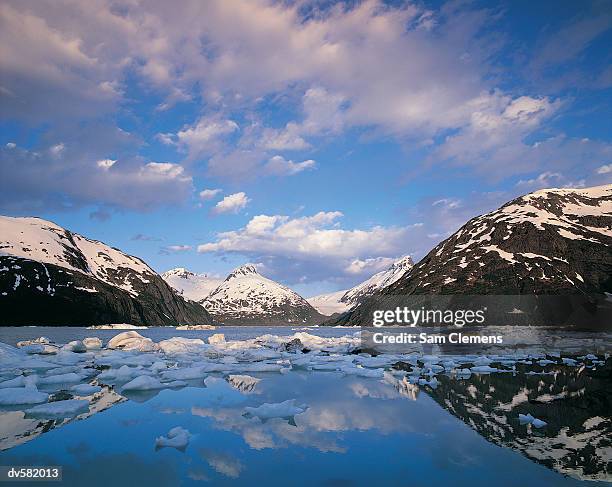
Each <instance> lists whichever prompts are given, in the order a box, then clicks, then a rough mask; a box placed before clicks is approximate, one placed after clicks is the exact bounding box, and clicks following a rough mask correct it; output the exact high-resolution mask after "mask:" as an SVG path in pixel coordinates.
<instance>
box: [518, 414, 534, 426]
mask: <svg viewBox="0 0 612 487" xmlns="http://www.w3.org/2000/svg"><path fill="white" fill-rule="evenodd" d="M518 418H519V423H521V424H531V423H533V420H534V419H535V418H534V417H533V416H532V415H531V414H519V415H518Z"/></svg>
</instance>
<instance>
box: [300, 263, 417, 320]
mask: <svg viewBox="0 0 612 487" xmlns="http://www.w3.org/2000/svg"><path fill="white" fill-rule="evenodd" d="M413 266H414V263H413V262H412V258H411V257H410V256H409V255H406V256H404V257H402V258H401V259H399V260H397V261H395V262H394V263H393V264H391V266H389V268H388V269H385V270H383V271H380V272H377V273H376V274H374V275H373V276H372V277H370V278H369V279H368V280H367V281H364V282H362V283H361V284H358V285H357V286H355V287H353V288H351V289H348V290H343V291H336V292H334V293H329V294H321V295H319V296H313V297H312V298H308V299H307V301H308V302H309V303H310V304H311V305H312V306H313V307H314V308H315V309H316V310H317V311H319V313H321V314H324V315H327V316H330V315H332V314H334V313H344V312H345V311H348V310H350V309H351V308H353V307H354V306H355V305H356V304H357V303H359V302H360V301H361V300H363V299H364V298H366V297H368V296H372V295H373V294H375V293H376V292H378V291H380V290H382V289H384V288H386V287H388V286H390V285H391V284H393V283H394V282H396V281H397V280H398V279H399V278H401V277H402V276H403V275H404V274H406V272H408V271H409V270H410V269H412V267H413Z"/></svg>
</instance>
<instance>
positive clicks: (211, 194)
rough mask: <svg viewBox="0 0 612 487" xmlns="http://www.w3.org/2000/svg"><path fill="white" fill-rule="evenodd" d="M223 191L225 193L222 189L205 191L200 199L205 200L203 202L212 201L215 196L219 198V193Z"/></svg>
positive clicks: (201, 192)
mask: <svg viewBox="0 0 612 487" xmlns="http://www.w3.org/2000/svg"><path fill="white" fill-rule="evenodd" d="M221 191H223V190H222V189H220V188H215V189H203V190H202V191H200V193H199V195H200V199H201V200H203V201H208V200H212V199H213V198H214V197H215V196H217V195H218V194H219V193H221Z"/></svg>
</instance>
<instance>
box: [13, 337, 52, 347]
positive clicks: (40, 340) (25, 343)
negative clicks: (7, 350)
mask: <svg viewBox="0 0 612 487" xmlns="http://www.w3.org/2000/svg"><path fill="white" fill-rule="evenodd" d="M48 343H51V341H50V340H49V339H48V338H47V337H38V338H35V339H34V340H22V341H20V342H17V348H22V347H26V346H28V345H33V344H48Z"/></svg>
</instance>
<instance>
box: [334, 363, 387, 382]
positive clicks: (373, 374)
mask: <svg viewBox="0 0 612 487" xmlns="http://www.w3.org/2000/svg"><path fill="white" fill-rule="evenodd" d="M340 370H341V371H342V372H343V373H344V374H346V375H356V376H357V377H368V378H374V379H379V378H381V377H383V376H384V374H385V371H384V370H383V369H365V368H362V367H351V366H350V365H345V366H344V367H342V368H340Z"/></svg>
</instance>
